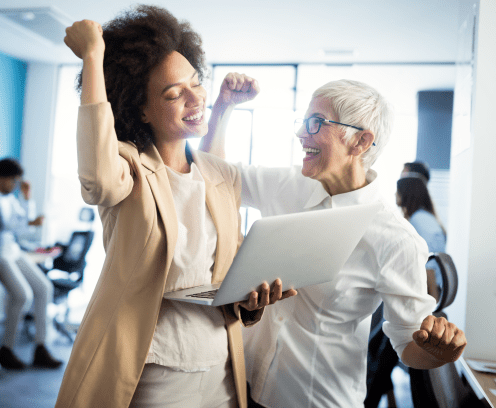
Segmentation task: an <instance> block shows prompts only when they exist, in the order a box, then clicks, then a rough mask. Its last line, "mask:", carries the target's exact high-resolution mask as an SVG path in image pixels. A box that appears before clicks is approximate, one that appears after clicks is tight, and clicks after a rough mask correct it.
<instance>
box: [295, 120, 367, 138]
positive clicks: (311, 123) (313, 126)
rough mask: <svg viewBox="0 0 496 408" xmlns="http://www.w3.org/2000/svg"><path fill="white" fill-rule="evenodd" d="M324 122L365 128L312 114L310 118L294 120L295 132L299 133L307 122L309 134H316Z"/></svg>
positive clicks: (359, 128)
mask: <svg viewBox="0 0 496 408" xmlns="http://www.w3.org/2000/svg"><path fill="white" fill-rule="evenodd" d="M324 122H329V123H335V124H337V125H342V126H348V127H352V128H354V129H358V130H363V128H361V127H358V126H353V125H347V124H345V123H340V122H335V121H333V120H328V119H323V118H317V117H315V116H312V117H311V118H308V119H296V120H295V121H294V132H295V133H296V135H298V133H299V132H300V130H301V127H302V126H303V124H306V127H307V132H308V134H309V135H315V134H317V133H319V130H320V127H321V126H322V123H324Z"/></svg>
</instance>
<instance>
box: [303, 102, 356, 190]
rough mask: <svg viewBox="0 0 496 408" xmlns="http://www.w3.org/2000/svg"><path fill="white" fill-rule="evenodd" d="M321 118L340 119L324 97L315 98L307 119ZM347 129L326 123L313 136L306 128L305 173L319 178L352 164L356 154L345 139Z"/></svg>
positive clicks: (326, 177) (306, 115)
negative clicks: (353, 153)
mask: <svg viewBox="0 0 496 408" xmlns="http://www.w3.org/2000/svg"><path fill="white" fill-rule="evenodd" d="M310 117H318V118H322V119H330V120H334V121H338V118H337V117H336V115H335V114H334V112H333V110H332V108H331V107H330V106H329V102H328V101H326V100H324V99H322V98H314V99H312V101H311V102H310V105H309V106H308V109H307V112H306V114H305V118H310ZM344 134H345V131H344V129H343V128H342V127H341V126H339V125H336V124H333V123H326V122H324V123H322V126H321V127H320V130H319V132H318V133H317V134H315V135H309V134H308V133H307V131H306V129H305V127H303V129H302V130H301V131H300V133H299V134H298V137H299V138H300V142H301V144H302V147H303V151H304V152H305V153H306V155H305V157H304V158H303V169H302V174H303V175H304V176H305V177H310V178H312V179H315V180H319V181H326V180H327V179H329V178H332V177H333V176H334V175H335V176H340V175H341V174H342V173H343V172H345V171H346V169H347V166H348V165H350V164H351V162H352V161H353V158H354V156H353V155H351V153H350V150H351V148H350V147H349V146H348V144H347V143H346V142H345V141H344V140H343V136H344Z"/></svg>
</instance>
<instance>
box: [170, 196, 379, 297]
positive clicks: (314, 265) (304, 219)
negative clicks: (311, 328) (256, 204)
mask: <svg viewBox="0 0 496 408" xmlns="http://www.w3.org/2000/svg"><path fill="white" fill-rule="evenodd" d="M380 207H381V204H379V203H373V204H362V205H355V206H350V207H344V208H335V209H326V210H318V211H309V212H303V213H296V214H286V215H278V216H273V217H265V218H261V219H259V220H257V221H255V222H254V223H253V225H252V227H251V229H250V231H249V232H248V234H247V235H246V237H245V239H244V241H243V244H242V245H241V247H240V248H239V251H238V253H237V254H236V256H235V258H234V260H233V263H232V265H231V267H230V269H229V271H228V272H227V275H226V277H225V278H224V281H223V282H222V283H218V284H208V285H203V286H197V287H194V288H189V289H183V290H178V291H174V292H168V293H165V294H164V297H165V298H166V299H170V300H180V301H185V302H192V303H199V304H203V305H211V306H220V305H225V304H228V303H233V302H238V301H243V300H247V299H248V297H249V294H250V293H251V291H253V290H256V291H258V292H259V293H260V291H261V285H262V282H264V281H266V282H268V283H269V284H272V282H274V281H275V280H276V279H277V278H280V279H281V281H282V284H283V288H282V290H283V291H285V290H288V289H299V288H302V287H305V286H309V285H316V284H319V283H324V282H329V281H331V280H332V279H333V278H334V277H335V276H336V275H337V274H338V272H339V271H340V270H341V268H342V267H343V265H344V263H345V262H346V261H347V259H348V258H349V256H350V255H351V253H352V252H353V250H354V249H355V247H356V245H357V244H358V242H359V241H360V239H361V238H362V236H363V234H364V233H365V230H366V229H367V227H368V226H369V224H370V222H371V221H372V219H373V218H374V216H375V215H376V214H377V212H378V211H379V208H380Z"/></svg>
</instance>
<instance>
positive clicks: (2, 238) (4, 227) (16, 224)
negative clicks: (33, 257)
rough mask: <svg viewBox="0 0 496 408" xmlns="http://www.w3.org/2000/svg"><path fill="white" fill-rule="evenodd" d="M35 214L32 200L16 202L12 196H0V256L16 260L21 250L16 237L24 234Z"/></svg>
mask: <svg viewBox="0 0 496 408" xmlns="http://www.w3.org/2000/svg"><path fill="white" fill-rule="evenodd" d="M35 212H36V206H35V202H34V201H33V200H24V199H21V200H18V199H17V198H16V197H15V196H14V194H0V256H2V257H4V258H5V257H8V258H11V259H17V258H18V257H19V256H20V255H21V248H20V247H19V245H18V244H17V240H16V237H17V236H18V235H20V234H22V233H25V232H26V231H27V230H28V228H29V226H28V221H29V219H31V218H34V214H35Z"/></svg>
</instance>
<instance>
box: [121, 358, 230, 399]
mask: <svg viewBox="0 0 496 408" xmlns="http://www.w3.org/2000/svg"><path fill="white" fill-rule="evenodd" d="M237 405H238V404H237V399H236V389H235V387H234V377H233V373H232V365H231V361H230V360H228V361H227V363H226V364H225V365H224V364H219V365H217V366H214V367H212V368H211V369H210V370H209V371H198V372H193V373H190V372H184V371H175V370H172V369H171V368H169V367H164V366H161V365H158V364H146V365H145V368H144V370H143V373H142V374H141V378H140V380H139V383H138V386H137V387H136V391H135V392H134V396H133V399H132V401H131V404H130V405H129V408H236V407H237Z"/></svg>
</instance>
